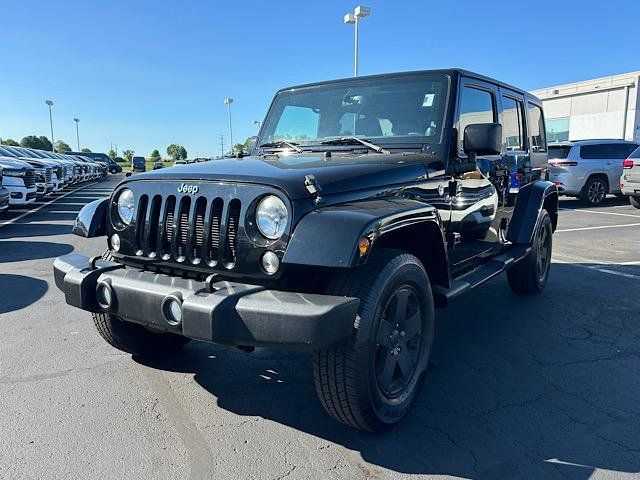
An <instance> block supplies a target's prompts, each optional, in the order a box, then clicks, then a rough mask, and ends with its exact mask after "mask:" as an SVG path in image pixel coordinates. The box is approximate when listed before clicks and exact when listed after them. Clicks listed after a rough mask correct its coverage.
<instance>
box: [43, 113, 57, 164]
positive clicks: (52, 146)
mask: <svg viewBox="0 0 640 480" xmlns="http://www.w3.org/2000/svg"><path fill="white" fill-rule="evenodd" d="M44 103H46V104H47V105H49V125H51V149H52V150H54V151H55V149H56V148H55V146H54V143H53V116H52V115H51V107H53V102H52V101H51V100H46V101H45V102H44Z"/></svg>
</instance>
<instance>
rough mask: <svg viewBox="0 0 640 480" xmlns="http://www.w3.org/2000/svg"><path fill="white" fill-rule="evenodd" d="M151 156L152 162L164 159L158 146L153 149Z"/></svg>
mask: <svg viewBox="0 0 640 480" xmlns="http://www.w3.org/2000/svg"><path fill="white" fill-rule="evenodd" d="M149 158H151V161H152V162H159V161H161V160H162V157H161V156H160V152H159V151H158V149H157V148H154V149H153V151H152V152H151V155H150V157H149Z"/></svg>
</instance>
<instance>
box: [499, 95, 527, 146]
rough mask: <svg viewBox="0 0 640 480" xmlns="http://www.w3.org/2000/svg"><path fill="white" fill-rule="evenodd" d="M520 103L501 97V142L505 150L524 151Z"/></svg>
mask: <svg viewBox="0 0 640 480" xmlns="http://www.w3.org/2000/svg"><path fill="white" fill-rule="evenodd" d="M522 110H523V108H522V102H519V101H517V100H514V99H513V98H510V97H502V142H503V143H504V145H505V147H506V150H507V151H508V152H509V151H520V150H524V143H523V141H522V138H523V135H522V132H523V130H524V129H523V124H524V122H523V121H522V119H523V111H522Z"/></svg>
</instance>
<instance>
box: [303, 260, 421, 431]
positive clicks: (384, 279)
mask: <svg viewBox="0 0 640 480" xmlns="http://www.w3.org/2000/svg"><path fill="white" fill-rule="evenodd" d="M328 293H330V294H332V295H345V296H350V297H357V298H359V299H360V308H359V313H358V316H357V317H356V319H355V322H354V328H353V331H352V334H351V337H350V338H349V340H348V341H347V343H346V344H345V345H341V346H339V347H336V348H333V349H330V350H321V351H316V352H314V355H313V369H314V379H315V386H316V391H317V393H318V397H319V398H320V402H321V403H322V406H323V407H324V409H325V410H326V411H327V412H328V413H329V414H330V415H331V416H333V417H334V418H335V419H337V420H339V421H340V422H342V423H344V424H346V425H348V426H351V427H354V428H357V429H361V430H367V431H379V430H384V429H386V428H389V427H390V426H392V425H394V424H396V423H398V422H399V421H400V420H402V418H404V416H405V415H406V414H407V413H408V412H409V410H410V409H411V406H412V405H413V402H414V401H415V399H416V396H417V395H418V392H419V390H420V386H421V385H422V381H423V379H424V375H425V373H426V370H427V366H428V362H429V356H430V354H431V345H432V341H433V336H434V310H433V297H432V293H431V286H430V284H429V278H428V277H427V274H426V272H425V270H424V267H423V266H422V264H421V263H420V261H419V260H418V259H417V258H416V257H414V256H413V255H409V254H407V253H404V252H401V251H398V250H387V249H380V250H378V251H374V252H372V255H371V258H369V260H368V262H367V264H366V265H364V266H362V267H359V268H356V269H352V270H349V271H346V272H344V273H340V274H338V275H337V276H336V277H335V278H334V279H333V281H332V282H331V285H330V288H329V292H328Z"/></svg>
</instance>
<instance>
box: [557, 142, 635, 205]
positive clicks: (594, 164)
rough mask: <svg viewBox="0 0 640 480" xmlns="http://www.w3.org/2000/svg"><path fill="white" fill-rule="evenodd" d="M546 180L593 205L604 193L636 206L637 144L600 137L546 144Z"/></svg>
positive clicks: (603, 196) (598, 202)
mask: <svg viewBox="0 0 640 480" xmlns="http://www.w3.org/2000/svg"><path fill="white" fill-rule="evenodd" d="M549 180H551V181H552V182H553V183H555V184H556V185H557V187H558V191H559V192H560V194H562V195H566V196H572V197H577V198H580V199H581V200H582V201H583V202H584V203H586V204H587V205H591V206H596V205H599V204H600V203H602V201H603V200H604V199H605V198H606V196H607V194H613V195H618V196H622V195H625V196H628V197H629V199H630V201H631V205H633V206H634V207H636V208H640V143H639V142H632V141H626V140H616V139H601V140H580V141H574V142H559V143H550V144H549Z"/></svg>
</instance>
